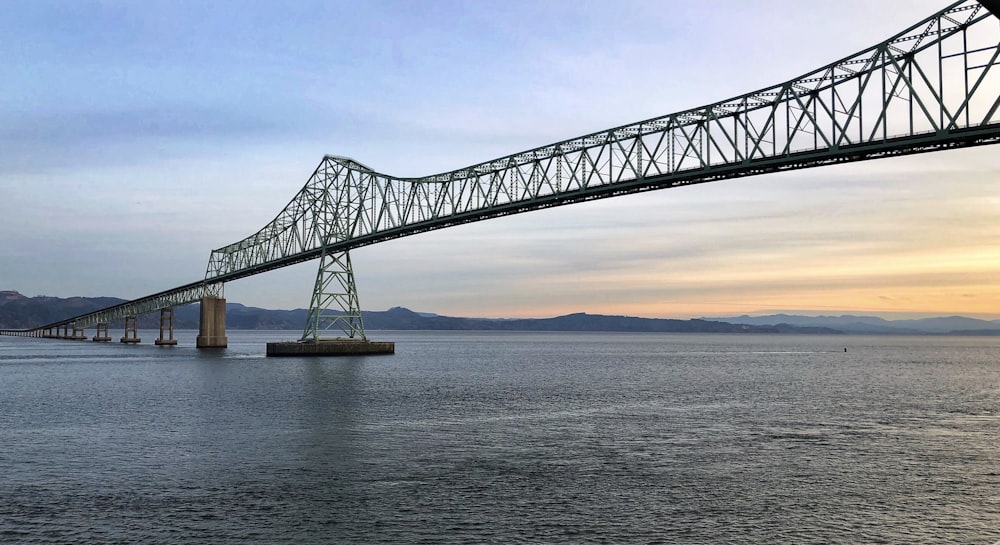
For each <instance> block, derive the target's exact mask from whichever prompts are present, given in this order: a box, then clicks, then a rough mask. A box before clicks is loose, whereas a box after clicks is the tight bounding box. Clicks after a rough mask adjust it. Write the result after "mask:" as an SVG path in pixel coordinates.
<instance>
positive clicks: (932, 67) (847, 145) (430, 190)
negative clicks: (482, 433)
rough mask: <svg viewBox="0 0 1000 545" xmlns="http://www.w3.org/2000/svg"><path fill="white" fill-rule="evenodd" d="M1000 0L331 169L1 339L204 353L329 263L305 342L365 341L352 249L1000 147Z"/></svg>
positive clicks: (326, 165) (335, 162) (967, 2)
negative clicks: (813, 54)
mask: <svg viewBox="0 0 1000 545" xmlns="http://www.w3.org/2000/svg"><path fill="white" fill-rule="evenodd" d="M998 17H1000V0H959V1H957V2H955V3H953V4H951V5H949V6H947V7H945V8H944V9H942V10H941V11H939V12H937V13H935V14H933V15H931V16H929V17H927V18H925V19H923V20H921V21H919V22H917V23H916V24H914V25H912V26H910V27H909V28H907V29H906V30H903V31H902V32H900V33H898V34H896V35H895V36H892V37H891V38H889V39H887V40H885V41H883V42H881V43H879V44H876V45H874V46H872V47H869V48H868V49H865V50H863V51H860V52H858V53H855V54H853V55H850V56H848V57H844V58H842V59H840V60H837V61H835V62H833V63H830V64H827V65H825V66H822V67H820V68H818V69H816V70H813V71H811V72H809V73H807V74H804V75H802V76H800V77H797V78H794V79H791V80H788V81H785V82H783V83H779V84H777V85H773V86H770V87H766V88H764V89H759V90H756V91H752V92H749V93H746V94H743V95H740V96H737V97H733V98H730V99H727V100H722V101H719V102H714V103H711V104H707V105H704V106H700V107H697V108H692V109H689V110H684V111H680V112H676V113H672V114H668V115H664V116H660V117H656V118H653V119H647V120H644V121H639V122H637V123H632V124H629V125H623V126H620V127H615V128H612V129H608V130H605V131H601V132H596V133H592V134H587V135H584V136H580V137H577V138H572V139H569V140H564V141H561V142H556V143H554V144H550V145H547V146H542V147H538V148H535V149H532V150H528V151H524V152H520V153H515V154H513V155H508V156H506V157H501V158H498V159H494V160H491V161H486V162H483V163H478V164H475V165H471V166H468V167H465V168H460V169H458V170H453V171H451V172H445V173H442V174H435V175H432V176H425V177H422V178H402V177H395V176H391V175H388V174H383V173H380V172H378V171H376V170H374V169H372V168H370V167H368V166H365V165H364V164H362V163H359V162H358V161H355V160H353V159H350V158H346V157H338V156H332V155H328V156H326V157H324V158H323V159H322V160H321V161H320V163H319V166H317V167H316V169H315V171H314V172H313V174H312V176H310V177H309V179H308V181H307V182H306V184H305V186H303V187H302V189H301V190H300V191H299V192H298V193H297V194H296V195H295V196H294V197H293V198H292V200H291V201H290V202H289V203H288V205H287V206H285V208H284V209H283V210H282V211H281V212H280V213H279V214H278V215H277V216H276V217H275V218H274V220H272V221H271V222H270V223H268V224H267V225H265V226H264V227H262V228H261V229H260V230H259V231H257V232H256V233H254V234H252V235H250V236H248V237H246V238H245V239H243V240H240V241H237V242H234V243H232V244H229V245H226V246H223V247H221V248H218V249H216V250H213V251H212V252H211V254H210V256H209V259H208V266H207V268H206V271H205V276H204V278H201V279H198V280H196V281H193V282H191V283H188V284H185V285H183V286H179V287H176V288H173V289H169V290H165V291H161V292H159V293H154V294H152V295H148V296H146V297H142V298H139V299H135V300H132V301H128V302H126V303H122V304H119V305H115V306H112V307H109V308H105V309H102V310H99V311H96V312H91V313H88V314H84V315H80V316H75V317H72V318H67V319H64V320H60V321H58V322H53V323H50V324H45V325H42V326H39V327H36V328H33V329H28V330H2V331H0V334H2V335H20V336H31V337H55V338H67V339H85V338H87V337H86V335H85V334H84V331H85V329H86V328H90V327H95V328H96V329H97V334H96V335H95V336H94V337H93V340H95V341H106V340H110V337H109V335H108V324H109V323H111V322H113V321H119V320H124V322H125V335H124V336H123V337H122V338H121V340H122V342H138V341H139V339H138V337H137V329H136V318H137V316H139V315H141V314H145V313H150V312H156V311H160V324H161V325H160V336H159V338H158V339H157V340H156V343H157V344H164V345H169V344H175V343H176V341H175V340H174V339H173V308H174V307H175V306H178V305H184V304H188V303H194V302H200V303H201V326H200V330H199V335H198V338H197V345H198V347H203V348H212V347H225V346H226V342H227V341H226V336H225V299H224V298H223V286H224V284H225V283H226V282H229V281H233V280H237V279H240V278H244V277H247V276H251V275H256V274H260V273H264V272H267V271H270V270H273V269H278V268H281V267H286V266H289V265H293V264H297V263H301V262H304V261H310V260H314V259H319V271H318V273H317V275H316V282H315V284H314V287H313V295H312V300H311V302H310V307H309V314H308V318H307V323H306V326H305V328H304V331H303V334H302V338H301V341H300V343H302V344H306V345H307V344H310V343H313V344H315V343H319V342H320V341H322V340H324V339H330V338H331V337H330V334H331V333H334V334H337V338H340V339H350V340H359V341H362V342H364V341H366V335H365V330H364V324H363V321H362V316H361V310H360V305H359V303H358V297H357V290H356V288H355V281H354V273H353V268H352V266H351V260H350V250H352V249H354V248H358V247H362V246H366V245H369V244H375V243H378V242H382V241H386V240H391V239H395V238H400V237H405V236H410V235H414V234H417V233H422V232H426V231H431V230H435V229H443V228H446V227H451V226H455V225H461V224H465V223H470V222H475V221H482V220H487V219H491V218H496V217H501V216H507V215H511V214H520V213H524V212H530V211H533V210H540V209H544V208H550V207H554V206H563V205H569V204H573V203H579V202H585V201H590V200H594V199H604V198H609V197H615V196H619V195H628V194H633V193H639V192H643V191H652V190H659V189H669V188H673V187H679V186H686V185H692V184H699V183H705V182H713V181H719V180H726V179H731V178H740V177H744V176H753V175H759V174H766V173H771V172H780V171H786V170H793V169H801V168H810V167H818V166H823V165H830V164H837V163H845V162H852V161H864V160H870V159H879V158H883V157H893V156H901V155H907V154H915V153H924V152H931V151H943V150H949V149H955V148H963V147H970V146H980V145H985V144H995V143H997V142H1000V70H998V69H997V68H996V66H997V65H998V64H1000V62H998V58H1000V21H998Z"/></svg>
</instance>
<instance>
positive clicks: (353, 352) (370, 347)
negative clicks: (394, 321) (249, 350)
mask: <svg viewBox="0 0 1000 545" xmlns="http://www.w3.org/2000/svg"><path fill="white" fill-rule="evenodd" d="M395 353H396V343H394V342H375V341H368V340H360V339H331V340H320V341H285V342H276V343H267V355H268V356H269V357H294V356H366V355H376V354H395Z"/></svg>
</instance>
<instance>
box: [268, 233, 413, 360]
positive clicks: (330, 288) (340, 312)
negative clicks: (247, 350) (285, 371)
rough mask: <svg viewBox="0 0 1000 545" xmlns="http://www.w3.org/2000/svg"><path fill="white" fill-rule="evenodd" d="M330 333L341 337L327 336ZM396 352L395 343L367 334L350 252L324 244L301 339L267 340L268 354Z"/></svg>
mask: <svg viewBox="0 0 1000 545" xmlns="http://www.w3.org/2000/svg"><path fill="white" fill-rule="evenodd" d="M328 332H334V333H335V334H337V333H339V334H342V336H341V335H338V336H336V337H328V336H327V333H328ZM395 351H396V343H393V342H373V341H369V340H368V338H367V337H366V336H365V326H364V320H363V318H362V316H361V305H359V304H358V289H357V286H356V285H355V283H354V268H353V267H352V266H351V256H350V253H349V252H347V251H346V250H345V251H340V252H331V251H329V250H328V248H327V247H326V246H325V245H324V246H323V250H322V256H321V257H320V263H319V272H317V273H316V283H315V285H314V286H313V294H312V301H311V302H310V304H309V314H308V316H307V318H306V327H305V330H304V331H303V332H302V338H301V339H299V340H298V341H296V342H277V343H267V355H268V356H348V355H362V354H392V353H394V352H395Z"/></svg>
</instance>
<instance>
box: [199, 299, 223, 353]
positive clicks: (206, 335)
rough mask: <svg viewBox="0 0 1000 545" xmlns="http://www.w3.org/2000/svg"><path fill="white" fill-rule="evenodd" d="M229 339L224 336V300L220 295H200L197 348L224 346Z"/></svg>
mask: <svg viewBox="0 0 1000 545" xmlns="http://www.w3.org/2000/svg"><path fill="white" fill-rule="evenodd" d="M228 342H229V340H228V339H227V338H226V300H225V299H223V298H221V297H212V296H208V297H202V299H201V323H200V324H199V326H198V339H197V340H196V341H195V346H197V347H198V348H225V347H226V346H228Z"/></svg>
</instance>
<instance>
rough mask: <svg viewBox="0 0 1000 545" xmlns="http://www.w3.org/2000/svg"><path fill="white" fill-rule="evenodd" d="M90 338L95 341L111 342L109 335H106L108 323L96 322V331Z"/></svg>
mask: <svg viewBox="0 0 1000 545" xmlns="http://www.w3.org/2000/svg"><path fill="white" fill-rule="evenodd" d="M91 340H92V341H94V342H95V343H106V342H111V337H110V336H109V335H108V324H97V333H96V334H95V335H94V337H93V338H92V339H91Z"/></svg>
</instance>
